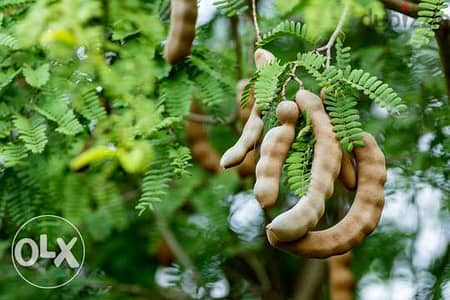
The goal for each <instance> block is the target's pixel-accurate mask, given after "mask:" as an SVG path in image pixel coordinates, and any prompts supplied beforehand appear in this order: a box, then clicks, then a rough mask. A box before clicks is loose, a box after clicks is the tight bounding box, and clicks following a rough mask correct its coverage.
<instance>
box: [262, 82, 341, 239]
mask: <svg viewBox="0 0 450 300" xmlns="http://www.w3.org/2000/svg"><path fill="white" fill-rule="evenodd" d="M296 102H297V105H298V107H299V108H300V110H301V111H305V112H307V113H308V114H309V116H310V118H311V126H312V131H313V133H314V137H315V139H316V143H315V145H314V154H313V162H312V167H311V181H310V184H309V187H308V191H307V192H306V194H305V195H304V196H303V197H302V198H300V200H299V201H298V202H297V204H296V205H294V207H292V208H291V209H289V210H287V211H285V212H283V213H282V214H280V215H278V216H277V217H276V218H275V219H273V220H272V222H271V223H270V224H269V225H267V230H268V231H270V232H271V233H272V234H273V235H274V236H276V238H277V240H280V241H286V242H288V241H294V240H297V239H299V238H301V237H302V236H303V235H305V234H306V233H307V232H308V231H309V230H311V229H313V228H314V227H316V225H317V222H319V219H320V218H321V217H322V215H323V214H324V212H325V201H326V200H327V199H328V198H330V197H331V195H332V194H333V191H334V181H335V179H336V178H337V176H338V174H339V170H340V167H341V160H342V150H341V146H340V145H339V142H338V140H337V139H336V134H335V133H334V131H333V126H331V123H330V118H329V117H328V115H327V113H326V111H325V108H324V107H323V104H322V101H321V100H320V98H319V97H318V96H317V95H315V94H313V93H311V92H309V91H307V90H303V89H300V90H299V91H298V92H297V95H296Z"/></svg>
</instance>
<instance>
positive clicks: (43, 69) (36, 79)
mask: <svg viewBox="0 0 450 300" xmlns="http://www.w3.org/2000/svg"><path fill="white" fill-rule="evenodd" d="M49 67H50V66H49V64H44V65H42V66H40V67H38V68H36V69H32V68H31V67H30V66H28V65H25V66H24V68H23V75H24V76H25V80H26V82H27V83H28V84H29V85H31V86H32V87H35V88H40V87H42V86H43V85H44V84H46V83H47V82H48V80H49V77H50V73H49Z"/></svg>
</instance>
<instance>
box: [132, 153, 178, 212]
mask: <svg viewBox="0 0 450 300" xmlns="http://www.w3.org/2000/svg"><path fill="white" fill-rule="evenodd" d="M165 151H167V149H166V148H165V147H163V148H162V149H160V150H159V151H157V154H156V157H155V159H154V160H153V162H152V164H151V165H150V167H149V170H148V171H147V172H146V173H145V174H144V178H143V180H142V195H141V197H140V198H139V201H138V203H137V205H136V209H137V210H138V211H139V214H143V213H144V212H145V211H146V210H147V209H149V210H153V206H154V204H155V203H157V202H160V201H162V199H163V197H164V196H165V195H167V192H168V190H169V183H170V181H171V180H172V179H173V174H172V173H173V171H174V168H173V165H172V164H168V163H167V160H168V155H167V153H165Z"/></svg>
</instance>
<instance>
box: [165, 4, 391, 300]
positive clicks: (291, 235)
mask: <svg viewBox="0 0 450 300" xmlns="http://www.w3.org/2000/svg"><path fill="white" fill-rule="evenodd" d="M196 18H197V4H196V1H195V0H172V5H171V26H170V31H169V37H168V39H167V44H166V47H165V51H164V57H165V58H166V60H167V61H168V62H169V63H170V64H172V65H173V64H176V63H178V62H179V61H181V60H183V59H184V58H185V57H187V56H188V55H189V54H190V51H191V47H192V42H193V40H194V37H195V23H196ZM254 59H255V65H256V68H258V69H260V68H262V67H263V66H264V65H265V64H267V63H269V62H271V61H273V60H275V57H274V55H273V54H272V53H270V52H269V51H266V50H264V49H257V50H256V51H255V58H254ZM247 83H248V81H245V80H242V81H240V82H239V83H238V88H237V89H238V99H237V100H238V103H240V97H241V94H242V91H243V89H244V87H245V85H246V84H247ZM321 98H322V99H324V98H325V97H324V96H323V95H322V94H321V96H320V97H319V96H318V95H316V94H314V93H312V92H310V91H308V90H305V89H303V87H301V88H299V90H298V92H297V93H296V96H295V101H289V100H282V101H281V102H280V103H279V104H278V106H277V109H276V117H277V119H278V121H279V123H280V125H279V126H276V127H274V128H272V129H270V130H269V131H268V132H267V133H266V134H265V136H264V137H262V135H263V131H264V122H263V120H262V115H261V112H260V111H259V109H258V107H257V105H256V103H255V99H254V95H253V94H252V93H251V94H250V97H249V101H248V105H247V107H246V108H241V107H240V105H239V107H240V110H239V119H240V122H241V124H242V126H243V128H242V133H241V136H240V138H239V139H238V141H237V142H236V143H235V144H234V145H233V146H232V147H231V148H230V149H228V150H227V151H226V152H225V153H224V154H223V156H222V158H221V159H220V163H219V154H218V153H217V152H216V151H215V150H214V148H213V147H212V146H211V144H210V143H209V141H208V136H207V132H206V129H205V127H204V124H201V123H198V122H194V121H189V122H188V124H187V129H186V132H187V141H188V143H189V144H190V146H191V151H192V156H193V158H194V159H196V160H197V161H198V162H199V164H200V165H201V166H202V167H203V169H205V170H207V171H210V172H212V173H217V172H219V171H220V170H221V169H223V168H225V169H226V168H231V167H237V171H238V172H239V174H240V175H241V177H247V176H249V175H253V174H254V173H255V174H256V182H255V186H254V194H255V197H256V199H257V200H258V201H259V202H260V204H261V206H262V207H263V208H268V207H271V206H273V205H274V204H275V202H276V200H277V198H278V193H279V181H280V177H281V173H282V168H283V164H284V162H285V160H286V157H287V155H288V152H289V150H290V148H291V144H292V143H293V141H294V139H295V134H296V133H295V126H296V124H297V121H298V119H299V116H300V113H301V112H306V113H307V114H308V115H309V116H310V118H311V126H312V132H313V134H314V137H315V144H314V153H313V161H312V168H311V180H310V183H309V187H308V189H307V192H306V194H305V195H304V196H303V197H301V199H299V201H298V202H297V204H296V205H294V206H293V207H292V208H291V209H289V210H287V211H285V212H283V213H281V214H280V215H278V216H277V217H275V218H274V219H273V220H272V222H271V223H270V224H268V225H267V227H266V234H267V238H268V240H269V242H270V244H271V245H272V246H274V247H276V248H279V249H281V250H284V251H287V252H290V253H293V254H295V255H298V256H303V257H312V258H325V257H330V258H329V267H330V284H331V290H332V299H351V298H352V296H351V288H352V285H353V282H354V280H353V277H352V274H351V272H350V270H349V267H348V265H349V263H350V259H351V252H350V251H351V249H352V248H353V247H355V246H356V245H358V244H359V243H361V241H362V240H363V239H364V238H365V237H366V236H367V235H369V234H370V233H371V232H372V231H373V230H374V229H375V227H376V226H377V224H378V222H379V219H380V216H381V212H382V209H383V205H384V183H385V181H386V166H385V158H384V155H383V153H382V151H381V150H380V148H379V147H378V145H377V142H376V141H375V139H374V138H373V137H372V136H371V135H370V134H369V133H364V136H363V142H364V146H363V147H358V148H355V149H354V150H353V156H354V158H353V156H352V155H351V154H350V153H348V152H346V151H343V150H342V148H341V146H340V144H339V141H338V140H337V137H336V135H335V133H334V132H333V126H332V124H331V122H330V118H329V116H328V114H327V112H326V110H325V108H324V105H323V103H322V99H321ZM191 112H192V113H202V110H201V107H200V106H199V105H198V104H197V103H196V102H195V101H194V102H192V105H191ZM261 139H262V141H261ZM258 148H259V156H260V157H259V160H258V162H257V163H256V161H257V149H258ZM255 165H256V167H255ZM336 179H339V180H340V181H341V182H342V183H343V185H344V186H345V187H346V188H347V189H348V190H351V191H354V190H356V194H355V198H354V201H353V203H352V206H351V208H350V210H349V211H348V212H347V214H346V215H345V216H344V217H343V219H342V220H341V221H340V222H338V223H337V224H336V225H334V226H332V227H331V228H328V229H325V230H319V231H313V229H314V228H315V227H316V225H317V224H318V222H319V220H320V218H321V217H322V216H323V214H324V212H325V202H326V200H327V199H328V198H330V197H331V196H332V195H333V192H334V183H335V181H336Z"/></svg>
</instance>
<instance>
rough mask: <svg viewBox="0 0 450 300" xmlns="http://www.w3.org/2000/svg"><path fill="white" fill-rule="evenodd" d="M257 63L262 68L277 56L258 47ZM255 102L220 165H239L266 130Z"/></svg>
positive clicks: (229, 166)
mask: <svg viewBox="0 0 450 300" xmlns="http://www.w3.org/2000/svg"><path fill="white" fill-rule="evenodd" d="M254 59H255V65H256V68H257V69H260V68H261V67H263V66H264V65H265V64H267V63H268V62H270V61H272V60H275V56H274V55H273V54H272V53H271V52H269V51H267V50H264V49H261V48H260V49H256V51H255V54H254ZM255 104H256V103H255ZM255 104H253V107H252V109H251V112H250V116H249V117H248V120H247V122H246V123H245V126H244V128H243V129H242V134H241V136H240V138H239V139H238V141H237V142H236V144H234V146H232V147H231V148H229V149H228V150H227V151H225V153H224V154H223V155H222V158H221V160H220V166H221V167H222V168H225V169H227V168H231V167H235V166H237V165H239V164H240V163H242V161H243V160H244V159H245V156H246V155H247V153H248V152H250V150H252V149H254V148H255V146H256V144H257V143H258V141H259V139H260V138H261V135H262V132H263V130H264V122H263V120H262V119H261V112H260V111H259V110H258V107H257V105H255Z"/></svg>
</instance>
